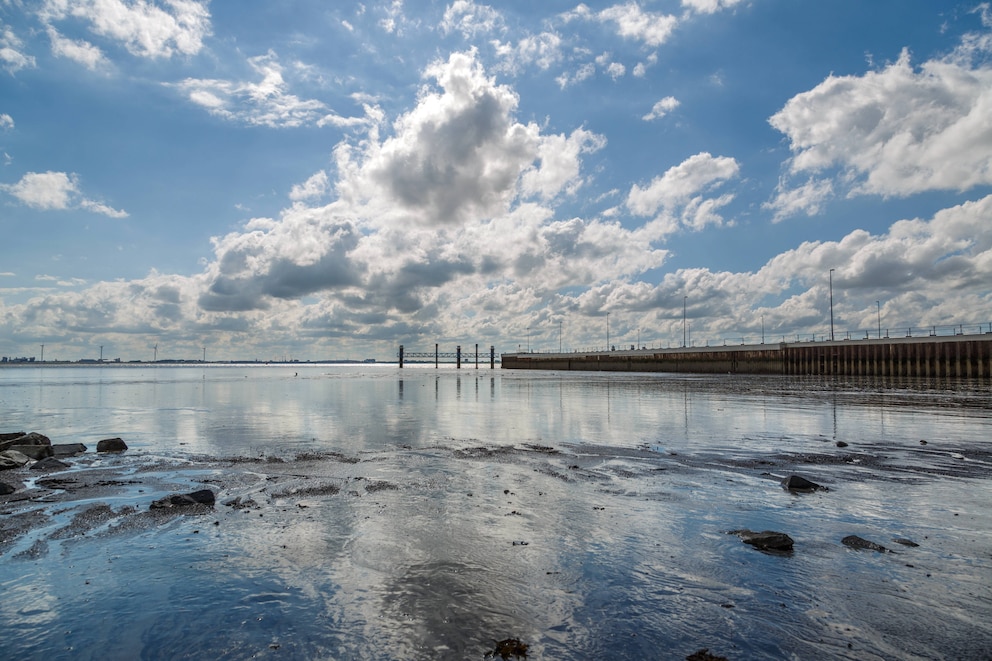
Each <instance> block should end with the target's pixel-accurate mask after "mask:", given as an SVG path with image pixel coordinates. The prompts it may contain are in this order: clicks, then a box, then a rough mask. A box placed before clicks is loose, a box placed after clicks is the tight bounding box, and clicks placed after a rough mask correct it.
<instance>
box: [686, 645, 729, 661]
mask: <svg viewBox="0 0 992 661" xmlns="http://www.w3.org/2000/svg"><path fill="white" fill-rule="evenodd" d="M685 659H686V661H728V659H727V657H725V656H717V655H716V654H710V651H709V649H708V648H706V647H704V648H703V649H701V650H699V651H697V652H693V653H692V654H690V655H689V656H687V657H685Z"/></svg>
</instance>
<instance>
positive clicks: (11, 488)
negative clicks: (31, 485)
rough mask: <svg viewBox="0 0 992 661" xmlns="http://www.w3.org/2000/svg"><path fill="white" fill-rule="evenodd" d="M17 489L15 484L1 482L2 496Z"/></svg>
mask: <svg viewBox="0 0 992 661" xmlns="http://www.w3.org/2000/svg"><path fill="white" fill-rule="evenodd" d="M15 491H17V487H15V486H14V485H13V484H7V483H6V482H0V496H9V495H10V494H12V493H14V492H15Z"/></svg>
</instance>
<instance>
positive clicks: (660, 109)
mask: <svg viewBox="0 0 992 661" xmlns="http://www.w3.org/2000/svg"><path fill="white" fill-rule="evenodd" d="M678 107H679V100H678V99H676V98H675V97H674V96H666V97H665V98H664V99H662V100H661V101H658V102H657V103H655V104H654V106H653V107H652V108H651V112H649V113H648V114H646V115H644V116H643V117H641V119H643V120H644V121H645V122H650V121H651V120H654V119H661V118H662V117H664V116H665V115H667V114H668V113H670V112H672V111H673V110H675V109H676V108H678Z"/></svg>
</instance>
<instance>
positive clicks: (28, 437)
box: [0, 432, 52, 450]
mask: <svg viewBox="0 0 992 661" xmlns="http://www.w3.org/2000/svg"><path fill="white" fill-rule="evenodd" d="M5 436H7V437H8V438H6V439H5V440H2V441H0V450H8V449H10V448H12V447H13V446H15V445H51V444H52V441H51V439H50V438H48V437H47V436H45V435H44V434H39V433H38V432H30V433H28V434H21V435H20V436H14V435H13V434H5Z"/></svg>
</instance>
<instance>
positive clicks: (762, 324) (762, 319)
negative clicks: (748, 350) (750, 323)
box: [761, 315, 765, 344]
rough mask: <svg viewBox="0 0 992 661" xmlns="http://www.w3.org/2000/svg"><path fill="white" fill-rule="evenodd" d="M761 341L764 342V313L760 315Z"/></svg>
mask: <svg viewBox="0 0 992 661" xmlns="http://www.w3.org/2000/svg"><path fill="white" fill-rule="evenodd" d="M761 343H762V344H764V343H765V315H761Z"/></svg>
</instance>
